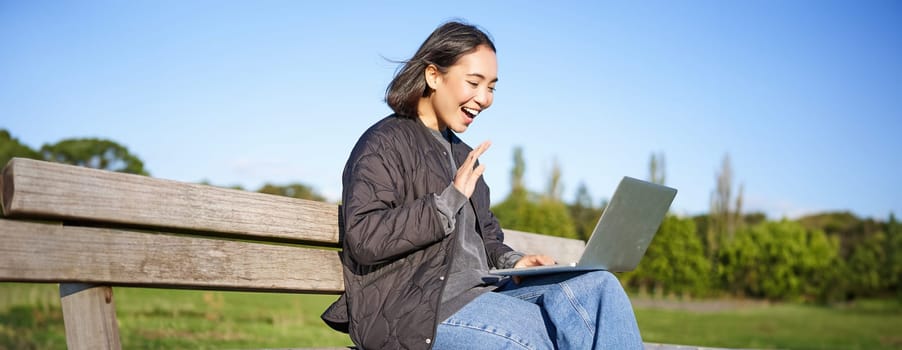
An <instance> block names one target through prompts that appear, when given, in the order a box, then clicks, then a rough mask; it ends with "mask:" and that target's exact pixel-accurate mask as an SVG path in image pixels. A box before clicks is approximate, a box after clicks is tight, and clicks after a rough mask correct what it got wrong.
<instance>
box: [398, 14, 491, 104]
mask: <svg viewBox="0 0 902 350" xmlns="http://www.w3.org/2000/svg"><path fill="white" fill-rule="evenodd" d="M480 45H485V46H487V47H489V48H490V49H492V51H495V44H494V43H492V39H491V38H489V36H488V34H486V33H485V32H483V31H482V30H480V29H479V28H477V27H476V26H473V25H470V24H466V23H461V22H457V21H452V22H448V23H445V24H443V25H441V26H440V27H438V28H436V29H435V31H433V32H432V34H430V35H429V37H428V38H426V41H424V42H423V44H422V45H420V48H419V49H418V50H417V52H416V54H414V55H413V57H411V58H410V59H409V60H407V61H402V62H403V63H404V65H403V66H402V67H401V69H400V70H399V71H398V72H397V73H396V74H395V77H394V79H392V81H391V83H389V84H388V88H387V89H385V102H386V103H388V105H389V107H391V109H392V110H394V111H395V114H397V115H399V116H403V117H411V118H412V117H416V116H417V104H418V103H419V100H420V98H422V97H426V96H429V94H430V89H429V86H428V85H426V79H425V77H424V76H423V72H424V71H425V70H426V67H428V66H429V65H430V64H431V65H435V66H436V67H437V68H438V70H439V71H440V72H442V73H445V72H447V71H448V68H449V67H451V66H453V65H454V64H455V63H457V60H458V59H459V58H460V57H461V56H463V55H465V54H468V53H471V52H473V51H476V48H478V47H479V46H480Z"/></svg>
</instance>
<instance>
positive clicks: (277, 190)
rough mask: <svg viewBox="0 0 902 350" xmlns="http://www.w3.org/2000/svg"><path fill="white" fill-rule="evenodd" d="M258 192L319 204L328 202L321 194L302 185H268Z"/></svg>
mask: <svg viewBox="0 0 902 350" xmlns="http://www.w3.org/2000/svg"><path fill="white" fill-rule="evenodd" d="M257 192H260V193H266V194H274V195H278V196H285V197H291V198H299V199H309V200H314V201H319V202H325V201H326V197H323V196H321V195H320V194H319V193H316V191H315V190H314V189H313V188H312V187H310V186H307V185H305V184H302V183H291V184H288V185H281V186H280V185H273V184H270V183H267V184H265V185H263V187H261V188H260V189H259V190H257Z"/></svg>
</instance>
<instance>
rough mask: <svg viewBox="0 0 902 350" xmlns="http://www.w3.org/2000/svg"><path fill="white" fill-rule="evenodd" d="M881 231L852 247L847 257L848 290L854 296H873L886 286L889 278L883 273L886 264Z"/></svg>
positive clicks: (883, 239) (884, 239)
mask: <svg viewBox="0 0 902 350" xmlns="http://www.w3.org/2000/svg"><path fill="white" fill-rule="evenodd" d="M885 242H886V235H885V234H884V233H883V232H878V233H876V234H872V235H870V237H867V238H865V239H864V240H863V241H862V242H861V243H859V244H856V245H855V247H853V248H852V253H851V254H850V255H849V258H848V259H847V266H848V272H849V273H848V274H847V278H848V280H849V285H850V286H851V289H850V290H849V292H850V293H852V294H853V295H855V296H874V295H877V294H878V293H879V292H881V291H882V290H883V289H884V288H885V287H887V286H888V283H889V282H890V281H889V280H887V279H885V278H884V277H885V276H884V275H883V273H882V272H883V271H885V270H884V267H885V266H887V265H888V259H887V256H886V252H885V251H884V244H885Z"/></svg>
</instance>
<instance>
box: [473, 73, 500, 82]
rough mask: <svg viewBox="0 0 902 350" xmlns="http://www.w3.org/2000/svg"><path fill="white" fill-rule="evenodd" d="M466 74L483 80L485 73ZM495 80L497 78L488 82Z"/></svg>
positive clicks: (496, 80) (496, 79)
mask: <svg viewBox="0 0 902 350" xmlns="http://www.w3.org/2000/svg"><path fill="white" fill-rule="evenodd" d="M467 76H473V77H478V78H479V79H482V80H485V75H482V74H480V73H470V74H467ZM497 82H498V78H495V79H492V81H490V83H497Z"/></svg>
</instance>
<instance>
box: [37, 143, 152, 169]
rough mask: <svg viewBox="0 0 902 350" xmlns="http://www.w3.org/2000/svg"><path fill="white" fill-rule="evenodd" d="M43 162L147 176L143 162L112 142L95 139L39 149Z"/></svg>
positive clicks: (57, 144)
mask: <svg viewBox="0 0 902 350" xmlns="http://www.w3.org/2000/svg"><path fill="white" fill-rule="evenodd" d="M41 154H42V156H43V157H44V159H45V160H49V161H52V162H57V163H65V164H72V165H78V166H83V167H88V168H95V169H104V170H110V171H117V172H123V173H130V174H138V175H149V174H148V173H147V171H146V170H145V169H144V162H142V161H141V160H140V159H138V157H136V156H135V155H133V154H131V153H130V152H129V151H128V148H126V147H125V146H122V145H120V144H118V143H116V142H114V141H110V140H105V139H96V138H84V139H66V140H62V141H60V142H57V143H55V144H52V145H51V144H47V145H44V146H43V147H41Z"/></svg>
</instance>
